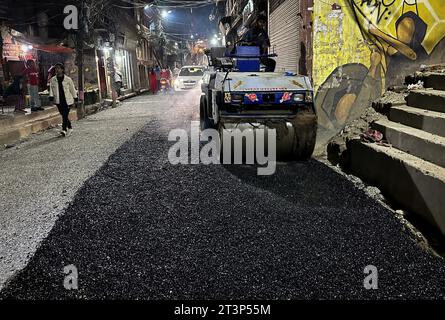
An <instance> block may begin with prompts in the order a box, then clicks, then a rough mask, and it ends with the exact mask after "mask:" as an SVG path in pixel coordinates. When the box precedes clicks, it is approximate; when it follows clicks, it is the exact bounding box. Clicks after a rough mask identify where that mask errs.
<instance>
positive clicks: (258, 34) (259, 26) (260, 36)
mask: <svg viewBox="0 0 445 320" xmlns="http://www.w3.org/2000/svg"><path fill="white" fill-rule="evenodd" d="M266 23H267V19H266V17H265V16H264V15H262V14H260V15H259V16H258V17H257V19H256V20H255V23H254V24H253V26H252V27H251V28H250V29H249V30H248V31H247V32H246V33H245V34H244V36H243V37H242V39H241V41H242V42H247V43H249V44H251V45H254V46H258V47H259V48H260V53H261V54H267V53H268V52H267V51H268V48H269V47H270V40H269V36H268V35H267V31H266V29H265V28H266ZM261 63H262V64H264V65H265V67H266V72H274V71H275V66H276V61H275V60H274V59H272V58H268V57H263V58H261Z"/></svg>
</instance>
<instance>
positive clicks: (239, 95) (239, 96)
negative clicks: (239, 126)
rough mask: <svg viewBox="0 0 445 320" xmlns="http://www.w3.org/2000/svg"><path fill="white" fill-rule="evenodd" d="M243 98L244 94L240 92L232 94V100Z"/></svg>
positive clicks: (241, 99)
mask: <svg viewBox="0 0 445 320" xmlns="http://www.w3.org/2000/svg"><path fill="white" fill-rule="evenodd" d="M243 100H244V95H242V94H237V93H235V94H232V101H233V102H242V101H243Z"/></svg>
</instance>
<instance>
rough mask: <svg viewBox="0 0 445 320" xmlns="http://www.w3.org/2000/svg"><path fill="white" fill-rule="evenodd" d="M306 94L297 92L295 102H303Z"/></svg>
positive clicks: (294, 97)
mask: <svg viewBox="0 0 445 320" xmlns="http://www.w3.org/2000/svg"><path fill="white" fill-rule="evenodd" d="M304 96H305V94H304V93H295V94H294V96H293V99H294V101H295V102H303V101H305V100H304V99H305V97H304Z"/></svg>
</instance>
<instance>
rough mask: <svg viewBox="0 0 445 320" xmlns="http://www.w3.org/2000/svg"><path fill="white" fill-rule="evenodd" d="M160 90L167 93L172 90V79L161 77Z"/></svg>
mask: <svg viewBox="0 0 445 320" xmlns="http://www.w3.org/2000/svg"><path fill="white" fill-rule="evenodd" d="M159 86H160V87H159V91H161V93H163V94H166V93H168V92H169V91H170V88H171V86H170V81H168V80H167V79H166V78H161V80H160V81H159Z"/></svg>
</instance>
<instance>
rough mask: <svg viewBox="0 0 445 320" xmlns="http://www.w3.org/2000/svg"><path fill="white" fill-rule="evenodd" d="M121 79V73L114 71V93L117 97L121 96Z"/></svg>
mask: <svg viewBox="0 0 445 320" xmlns="http://www.w3.org/2000/svg"><path fill="white" fill-rule="evenodd" d="M122 78H123V76H122V73H121V72H120V71H119V70H117V69H116V70H115V71H114V83H115V86H116V93H117V96H118V97H120V96H121V89H122V83H123V81H122Z"/></svg>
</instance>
